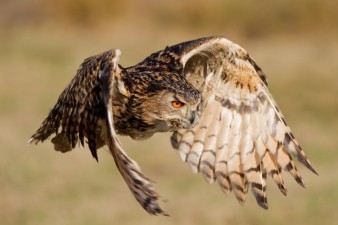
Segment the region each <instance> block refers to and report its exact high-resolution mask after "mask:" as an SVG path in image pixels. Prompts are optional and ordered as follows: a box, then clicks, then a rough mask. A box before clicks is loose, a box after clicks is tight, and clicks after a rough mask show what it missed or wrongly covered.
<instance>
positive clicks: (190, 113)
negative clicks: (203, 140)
mask: <svg viewBox="0 0 338 225" xmlns="http://www.w3.org/2000/svg"><path fill="white" fill-rule="evenodd" d="M166 98H167V102H169V104H168V106H169V109H168V111H169V113H168V115H166V118H167V120H168V122H169V124H170V126H171V129H179V128H189V127H192V126H193V125H194V124H195V121H196V120H195V119H196V110H197V103H198V99H196V101H186V100H185V99H184V98H183V97H182V96H180V95H178V94H175V93H169V94H168V95H167V97H166Z"/></svg>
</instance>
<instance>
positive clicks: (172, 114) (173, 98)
mask: <svg viewBox="0 0 338 225" xmlns="http://www.w3.org/2000/svg"><path fill="white" fill-rule="evenodd" d="M138 97H140V96H138ZM200 102H201V95H200V93H199V92H198V91H197V90H196V89H195V88H193V87H192V86H186V87H185V88H184V89H182V88H172V87H170V88H169V87H162V88H160V89H158V90H156V91H154V92H152V91H149V90H148V92H147V93H145V94H144V95H142V97H140V98H138V103H139V104H137V106H136V108H134V115H137V117H138V119H140V120H141V121H143V122H144V123H145V124H148V125H149V129H151V130H148V131H150V132H152V131H153V132H166V131H175V130H178V129H181V128H190V127H192V126H194V125H195V124H196V123H197V121H198V115H197V111H198V107H199V105H200Z"/></svg>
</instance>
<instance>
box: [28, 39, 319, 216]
mask: <svg viewBox="0 0 338 225" xmlns="http://www.w3.org/2000/svg"><path fill="white" fill-rule="evenodd" d="M120 54H121V52H120V50H118V49H115V50H109V51H106V52H103V53H101V54H99V55H96V56H93V57H89V58H87V59H85V60H84V62H83V63H82V64H81V65H80V68H79V69H78V70H77V73H76V75H75V77H74V78H73V79H72V80H71V82H70V84H69V85H68V86H67V87H66V88H65V90H64V91H63V92H62V93H61V95H60V96H59V98H58V100H57V102H56V104H55V106H54V107H53V108H52V109H51V111H50V112H49V114H48V116H47V118H46V119H45V120H44V121H43V122H42V124H41V126H40V128H39V129H38V130H37V131H36V132H35V133H34V134H33V135H32V137H31V139H30V140H29V142H30V143H35V144H37V143H38V142H43V141H45V140H46V139H48V138H49V137H51V136H53V137H52V139H51V142H52V143H53V144H54V148H55V150H56V151H61V152H67V151H70V150H72V149H73V148H75V147H76V145H77V144H78V143H80V144H81V145H82V146H84V145H85V144H86V143H87V145H88V147H89V149H90V151H91V154H92V156H93V157H94V158H95V159H96V160H98V157H97V149H99V148H101V147H103V146H107V147H108V149H109V151H110V153H111V154H112V156H113V158H114V161H115V164H116V166H117V168H118V170H119V172H120V173H121V175H122V177H123V178H124V180H125V182H126V184H127V186H128V187H129V189H130V191H131V193H132V194H133V195H134V197H135V198H136V200H137V201H138V202H139V204H140V205H141V206H142V207H143V208H144V209H145V210H146V211H147V212H148V213H150V214H152V215H160V214H162V215H167V213H166V212H165V211H163V210H162V208H161V207H160V202H161V199H160V196H159V194H158V193H157V192H156V190H155V189H154V187H153V185H152V182H151V180H150V179H149V178H148V177H147V176H145V175H144V174H143V173H142V171H141V169H140V167H139V165H138V164H137V163H136V162H135V161H134V160H133V159H131V158H130V157H129V156H128V155H127V153H126V152H125V151H124V149H123V147H122V145H121V143H120V141H119V139H118V137H117V135H127V136H130V137H131V138H132V139H136V140H143V139H146V138H149V137H151V136H152V135H153V134H154V133H156V132H172V136H171V144H172V146H173V148H174V149H176V150H178V152H179V155H180V158H181V159H182V160H183V161H184V162H187V163H188V164H189V166H190V168H191V170H192V171H193V172H194V173H201V174H202V175H203V177H204V179H205V180H206V182H208V183H214V182H217V183H218V184H219V186H220V188H221V190H222V191H223V192H224V193H229V192H231V191H232V192H233V193H234V195H235V196H236V198H237V200H238V201H239V203H241V204H243V203H244V202H245V198H246V195H247V193H248V191H249V189H251V192H252V194H253V195H254V196H255V198H256V201H257V203H258V205H259V206H261V207H262V208H264V209H267V208H268V204H267V195H266V179H267V176H268V175H270V176H271V178H272V179H273V180H274V182H275V183H276V184H277V186H278V188H279V190H280V191H281V192H282V193H283V194H284V195H286V193H287V190H286V188H285V186H284V183H283V177H282V170H286V171H287V172H289V173H290V174H291V175H292V176H293V177H294V179H295V180H296V182H297V183H298V184H300V185H301V186H304V184H303V181H302V178H301V176H300V174H299V173H298V171H297V168H296V166H295V163H294V161H293V158H296V159H297V160H298V161H300V162H301V163H302V164H304V165H305V166H306V167H307V168H308V169H309V170H311V171H312V172H314V173H316V171H315V170H314V169H313V167H312V166H311V164H310V162H309V160H308V158H307V157H306V156H305V153H304V151H303V150H302V148H301V147H300V145H299V143H298V141H297V140H296V139H295V136H294V135H293V134H292V132H291V130H290V128H289V126H288V125H287V123H286V122H285V119H284V116H283V114H282V112H281V111H280V109H279V107H278V106H277V104H276V103H275V101H274V99H273V97H272V96H271V94H270V92H269V91H268V83H267V78H266V76H265V74H264V72H263V71H262V69H261V68H260V67H259V66H258V65H257V64H256V63H255V61H254V60H253V59H252V58H251V57H250V55H249V54H248V53H247V51H246V50H245V49H243V48H242V47H240V46H239V45H237V44H235V43H233V42H231V41H229V40H228V39H226V38H224V37H207V38H200V39H197V40H192V41H187V42H183V43H180V44H177V45H172V46H167V47H166V48H165V49H164V50H160V51H158V52H155V53H153V54H151V55H150V56H149V57H147V58H146V59H144V60H143V61H142V62H140V63H138V64H137V65H135V66H131V67H123V66H121V65H119V64H118V60H119V57H120Z"/></svg>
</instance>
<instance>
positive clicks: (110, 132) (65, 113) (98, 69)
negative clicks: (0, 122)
mask: <svg viewBox="0 0 338 225" xmlns="http://www.w3.org/2000/svg"><path fill="white" fill-rule="evenodd" d="M119 55H120V51H119V50H111V51H107V52H104V53H102V54H99V55H97V56H93V57H90V58H88V59H86V60H85V61H84V62H83V63H82V64H81V66H80V68H79V69H78V71H77V74H76V76H75V77H74V78H73V79H72V81H71V82H70V84H69V85H68V86H67V88H66V89H65V90H64V91H63V92H62V93H61V95H60V97H59V99H58V101H57V103H56V105H55V106H54V108H53V109H52V110H51V111H50V113H49V115H48V116H47V118H46V119H45V120H44V121H43V122H42V125H41V126H40V128H39V129H38V130H37V131H36V132H35V133H34V134H33V135H32V137H31V139H30V140H29V143H35V144H37V143H38V142H40V141H41V142H43V141H44V140H46V139H47V138H48V137H50V136H51V135H52V134H54V133H55V134H56V136H55V137H54V138H53V139H52V142H53V143H54V145H55V146H54V147H55V149H56V150H59V151H62V152H66V151H70V150H71V149H73V148H74V147H75V146H76V144H77V142H78V140H79V139H80V142H81V144H82V145H84V140H85V137H86V138H87V140H88V145H89V148H90V150H91V152H92V155H93V157H94V158H95V159H96V160H97V153H96V150H97V149H98V148H100V147H102V146H103V145H105V144H107V146H108V148H109V150H110V152H111V154H112V155H113V157H114V161H115V164H116V166H117V168H118V170H119V171H120V173H121V175H122V177H123V179H124V180H125V182H126V183H127V185H128V187H129V189H130V190H131V192H132V194H133V195H134V197H135V198H136V200H137V201H138V202H139V203H140V204H141V206H142V207H143V208H144V209H145V210H146V211H147V212H148V213H150V214H153V215H157V214H163V215H167V214H166V213H165V212H164V211H163V210H162V209H161V208H160V206H159V195H158V194H157V193H156V191H155V189H154V188H153V186H152V183H151V181H150V180H149V179H148V178H147V177H146V176H145V175H144V174H143V173H142V171H141V169H140V167H139V166H138V164H137V163H136V162H135V161H134V160H132V159H131V158H130V157H129V156H128V155H127V154H126V152H125V151H124V150H123V148H122V146H121V144H120V142H119V140H118V138H117V135H116V132H115V129H114V126H113V124H114V122H113V111H112V105H113V99H114V96H115V91H116V90H115V88H114V87H115V86H116V85H115V86H114V80H116V79H117V78H116V77H117V76H119V74H120V73H122V71H121V69H120V68H119V66H118V64H117V61H118V59H119ZM60 128H61V132H59V129H60ZM97 140H99V141H98V142H99V143H97Z"/></svg>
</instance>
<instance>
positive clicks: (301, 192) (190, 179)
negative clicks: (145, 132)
mask: <svg viewBox="0 0 338 225" xmlns="http://www.w3.org/2000/svg"><path fill="white" fill-rule="evenodd" d="M210 35H224V36H226V37H228V38H229V39H231V40H233V41H234V42H236V43H238V44H240V45H241V46H243V47H244V48H246V49H247V50H248V51H249V52H250V53H251V56H252V57H253V58H254V59H255V60H256V62H257V63H258V64H259V65H260V66H261V67H262V68H263V70H264V71H265V72H266V73H267V75H268V78H269V83H270V90H271V92H272V94H273V95H274V96H275V98H276V100H277V102H278V103H279V105H280V107H281V109H282V110H283V112H284V114H285V116H286V118H287V121H288V123H289V124H290V126H291V128H292V129H293V131H294V133H295V134H296V136H297V137H298V140H299V141H300V143H301V144H302V146H303V148H304V150H305V151H306V153H307V155H308V157H309V158H310V160H311V162H312V164H313V166H314V167H315V168H316V170H317V171H318V173H319V175H320V176H316V175H314V174H312V173H311V172H309V171H308V170H306V169H305V168H304V167H303V166H301V165H300V164H299V163H297V165H299V170H300V172H301V174H302V175H303V178H304V180H305V184H306V186H307V188H306V189H303V188H301V187H299V186H297V184H296V183H295V182H294V181H293V180H292V179H291V178H290V177H291V176H289V175H288V174H284V175H285V179H286V186H287V187H288V190H289V192H288V197H286V198H285V197H284V196H283V195H281V194H280V193H279V191H278V190H277V188H276V186H275V185H274V184H273V183H272V182H271V180H269V182H268V200H269V210H268V211H264V210H262V209H260V208H259V207H258V206H257V205H256V203H255V200H254V199H253V197H252V196H251V193H250V196H249V197H248V199H247V203H246V204H245V206H244V207H242V206H240V205H239V204H238V203H237V202H236V200H235V197H234V196H233V194H231V195H228V196H224V195H223V193H222V192H221V191H220V189H219V188H218V185H216V184H213V185H208V184H206V183H205V182H204V180H203V178H202V177H201V176H200V175H194V174H192V173H191V172H190V170H189V168H188V166H187V165H185V164H184V163H182V162H181V161H180V159H179V156H178V153H177V152H175V151H173V150H172V149H171V146H170V143H169V139H168V138H169V136H170V134H160V135H155V137H154V138H152V139H151V140H148V141H145V142H135V141H132V140H131V139H129V138H122V142H123V145H124V147H125V148H126V150H127V151H128V153H129V154H130V155H131V156H132V157H133V158H134V159H135V160H137V161H138V162H139V164H140V165H141V167H142V169H143V171H144V172H145V173H146V174H147V175H148V176H150V177H151V178H152V179H153V180H155V181H156V182H157V183H156V188H157V190H158V191H159V192H160V194H161V195H163V196H164V198H165V199H169V200H170V201H168V202H165V203H163V204H162V206H163V208H164V209H165V210H166V211H167V212H169V214H171V217H154V216H149V215H148V214H147V213H146V212H144V211H143V209H142V208H141V207H140V206H139V205H138V203H137V202H136V201H135V200H134V198H133V197H132V195H131V193H130V192H129V190H128V188H127V186H126V185H125V183H124V181H123V180H122V178H121V176H120V174H119V173H118V171H117V170H116V167H115V165H114V162H113V158H112V157H111V156H110V155H109V154H108V152H107V150H106V149H103V150H100V151H99V159H100V163H96V162H95V160H93V159H92V157H91V155H90V152H89V150H88V149H87V148H79V149H75V150H74V151H72V152H70V153H67V154H61V153H58V152H55V151H53V146H52V145H51V144H50V143H49V142H46V143H43V144H40V145H38V146H34V145H28V144H27V140H28V139H29V137H30V135H31V134H32V133H33V132H34V131H35V130H36V129H37V128H38V126H39V125H40V123H41V122H42V120H43V119H44V117H45V116H46V115H47V113H48V111H49V110H50V108H51V107H52V106H53V105H54V103H55V101H56V99H57V97H58V95H59V94H60V92H61V91H62V90H63V89H64V87H65V86H66V85H67V84H68V82H69V81H70V80H71V78H72V77H73V76H74V74H75V71H76V70H77V67H78V65H79V64H80V63H81V62H82V60H83V59H84V58H86V57H88V56H91V55H94V54H97V53H100V52H102V51H104V50H107V49H110V48H119V49H121V51H122V56H121V60H120V63H121V64H122V65H123V66H129V65H133V64H136V63H137V62H139V61H140V60H142V59H143V58H145V57H146V56H147V55H149V54H150V53H152V52H154V51H156V50H159V49H162V48H164V47H165V46H166V45H170V44H176V43H179V42H182V41H187V40H190V39H195V38H199V37H203V36H210ZM337 40H338V1H336V0H322V1H319V0H303V1H294V0H283V1H282V0H276V1H270V0H257V1H249V0H243V1H230V0H209V1H197V0H194V1H188V0H181V1H168V0H165V1H156V0H143V1H141V0H139V1H136V0H135V1H131V0H127V1H116V0H115V1H112V0H102V1H94V0H92V1H90V0H73V1H68V0H59V1H48V0H1V1H0V76H1V82H0V125H1V129H0V149H1V157H0V170H1V176H0V218H1V222H0V223H1V224H6V225H14V224H34V225H39V224H58V225H59V224H65V225H68V224H69V225H74V224H82V225H84V224H98V225H101V224H102V225H104V224H185V225H189V224H201V225H202V224H232V225H236V224H242V225H244V224H286V223H287V224H297V225H301V224H307V225H312V224H313V225H314V224H316V225H317V224H325V225H330V224H337V221H338V214H337V209H336V207H337V205H338V178H337V175H336V173H337V171H338V159H337V149H338V119H337V115H338V99H337V97H338V74H337V71H338V42H337Z"/></svg>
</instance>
